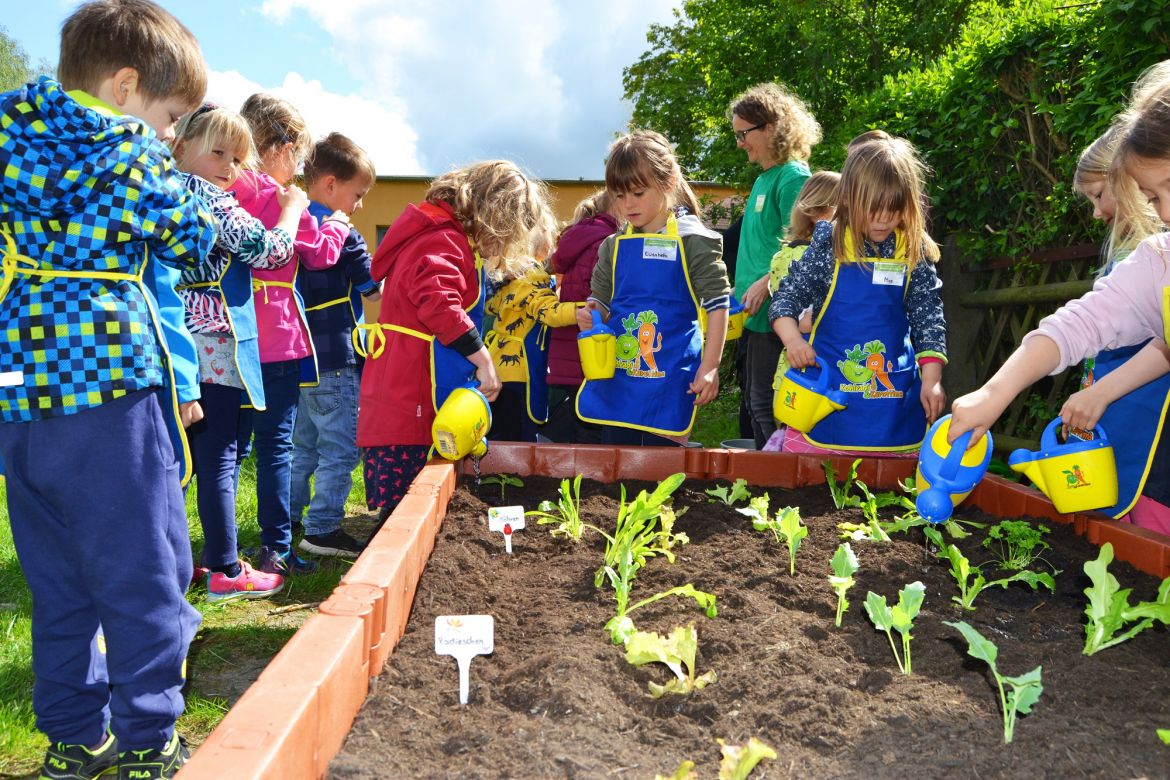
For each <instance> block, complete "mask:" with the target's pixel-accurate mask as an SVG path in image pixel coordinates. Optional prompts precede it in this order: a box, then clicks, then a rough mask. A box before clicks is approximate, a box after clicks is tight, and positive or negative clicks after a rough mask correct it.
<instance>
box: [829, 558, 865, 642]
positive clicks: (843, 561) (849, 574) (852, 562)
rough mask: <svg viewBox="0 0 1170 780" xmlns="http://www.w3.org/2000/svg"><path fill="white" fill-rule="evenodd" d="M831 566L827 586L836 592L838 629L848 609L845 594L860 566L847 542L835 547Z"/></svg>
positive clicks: (851, 585)
mask: <svg viewBox="0 0 1170 780" xmlns="http://www.w3.org/2000/svg"><path fill="white" fill-rule="evenodd" d="M831 565H832V567H833V573H832V574H831V575H830V576H829V584H830V585H832V586H833V590H835V591H836V592H837V628H840V627H841V617H842V615H844V614H845V610H847V609H849V602H848V601H847V600H846V599H845V593H846V591H848V590H849V589H850V588H852V587H853V575H854V574H855V573H856V572H857V570H858V568H860V566H861V564H860V563H858V561H857V556H856V555H854V554H853V548H852V547H850V546H849V542H845V543H844V544H842V545H839V546H838V547H837V552H835V553H833V560H832V561H831Z"/></svg>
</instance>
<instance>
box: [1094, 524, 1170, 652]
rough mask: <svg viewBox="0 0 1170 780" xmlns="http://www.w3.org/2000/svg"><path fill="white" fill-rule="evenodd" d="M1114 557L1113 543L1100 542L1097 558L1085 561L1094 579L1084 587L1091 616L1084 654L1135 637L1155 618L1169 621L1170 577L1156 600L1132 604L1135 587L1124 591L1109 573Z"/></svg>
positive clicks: (1165, 621)
mask: <svg viewBox="0 0 1170 780" xmlns="http://www.w3.org/2000/svg"><path fill="white" fill-rule="evenodd" d="M1112 560H1113V545H1112V544H1110V543H1109V542H1106V543H1105V544H1103V545H1101V553H1100V555H1098V556H1097V560H1095V561H1085V574H1087V575H1089V579H1090V580H1091V581H1092V584H1091V585H1090V586H1089V587H1087V588H1085V595H1086V596H1088V597H1089V604H1088V606H1087V607H1085V615H1086V616H1087V617H1088V618H1089V621H1088V623H1087V624H1086V625H1085V650H1084V653H1085V655H1093V654H1094V653H1096V652H1097V651H1099V650H1104V649H1105V648H1107V647H1113V646H1114V645H1119V644H1121V643H1122V642H1124V641H1126V640H1127V639H1132V638H1133V637H1134V636H1136V635H1137V634H1140V633H1141V632H1142V631H1145V630H1146V629H1147V628H1149V627H1150V626H1152V625H1153V624H1154V621H1159V622H1161V623H1162V624H1163V625H1166V624H1170V577H1167V578H1166V579H1164V580H1162V584H1161V585H1160V586H1159V587H1158V597H1157V598H1156V599H1155V600H1154V601H1139V602H1138V603H1137V604H1135V605H1133V606H1130V604H1129V594H1130V593H1131V592H1132V589H1131V588H1125V589H1124V590H1122V589H1121V588H1120V586H1119V585H1118V582H1117V578H1116V577H1114V576H1113V575H1112V574H1110V573H1109V564H1110V562H1111V561H1112ZM1129 623H1136V625H1134V626H1132V627H1129V629H1128V630H1127V631H1125V632H1124V633H1122V634H1118V633H1117V632H1118V631H1122V630H1123V629H1125V628H1127V624H1129Z"/></svg>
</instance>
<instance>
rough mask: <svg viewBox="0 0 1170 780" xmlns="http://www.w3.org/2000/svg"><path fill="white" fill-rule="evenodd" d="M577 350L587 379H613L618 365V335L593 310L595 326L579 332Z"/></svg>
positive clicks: (597, 312)
mask: <svg viewBox="0 0 1170 780" xmlns="http://www.w3.org/2000/svg"><path fill="white" fill-rule="evenodd" d="M577 352H578V354H580V356H581V371H582V372H583V373H584V374H585V378H586V379H612V378H613V372H614V369H615V368H616V367H617V336H616V335H615V334H614V332H613V330H612V329H611V328H610V327H609V326H608V325H606V324H605V323H604V322H602V321H601V312H599V311H597V310H596V309H594V310H593V327H592V328H590V329H589V330H583V331H581V332H580V333H578V334H577Z"/></svg>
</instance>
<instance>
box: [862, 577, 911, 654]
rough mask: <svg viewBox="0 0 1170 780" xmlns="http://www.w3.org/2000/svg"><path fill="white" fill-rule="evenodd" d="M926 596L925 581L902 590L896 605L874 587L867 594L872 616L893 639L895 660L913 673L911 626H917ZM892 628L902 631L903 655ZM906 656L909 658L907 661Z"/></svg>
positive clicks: (867, 602)
mask: <svg viewBox="0 0 1170 780" xmlns="http://www.w3.org/2000/svg"><path fill="white" fill-rule="evenodd" d="M925 596H926V586H925V585H923V584H922V583H921V582H911V583H910V584H909V585H907V586H906V587H904V588H902V590H901V591H899V592H898V603H897V604H895V605H894V606H893V607H890V606H888V605H887V604H886V597H885V596H879V595H878V594H876V593H874V592H873V591H872V590H871V591H870V592H869V593H867V594H866V595H865V611H866V612H867V613H869V619H870V620H871V621H872V622H873V625H874V627H875V628H877V630H879V631H885V632H886V637H887V638H888V639H889V640H890V649H891V650H893V651H894V660H895V661H897V662H898V668H899V669H901V670H902V674H910V671H911V665H910V640H911V639H912V638H913V637H911V635H910V629H911V628H912V627H913V626H914V618H916V617H918V610H920V609H921V608H922V599H923V598H924V597H925ZM892 631H897V632H898V633H899V634H901V635H902V657H899V656H898V648H897V646H896V645H895V644H894V635H893V633H891V632H892ZM903 658H905V661H904V662H903Z"/></svg>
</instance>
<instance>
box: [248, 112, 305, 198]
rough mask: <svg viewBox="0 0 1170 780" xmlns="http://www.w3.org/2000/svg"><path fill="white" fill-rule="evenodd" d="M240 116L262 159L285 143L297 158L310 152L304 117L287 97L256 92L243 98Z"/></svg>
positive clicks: (302, 158) (300, 158)
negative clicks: (282, 97)
mask: <svg viewBox="0 0 1170 780" xmlns="http://www.w3.org/2000/svg"><path fill="white" fill-rule="evenodd" d="M240 115H241V116H242V117H244V119H245V120H246V121H247V122H248V127H250V128H251V130H252V142H253V143H254V144H255V145H256V156H257V157H259V158H260V159H261V160H263V159H264V158H265V157H267V156H268V155H269V154H270V153H271V152H272V151H273V150H275V149H278V148H280V147H282V146H284V145H285V144H292V145H293V154H294V155H295V157H296V159H297V160H298V161H302V162H303V161H304V160H306V159H307V158H308V156H309V152H310V151H312V148H313V139H312V137H311V136H310V135H309V127H308V125H306V124H305V118H304V117H303V116H301V112H300V111H297V109H296V107H295V106H294V105H293V104H292V103H289V102H288V101H287V100H283V99H281V98H278V97H276V96H275V95H266V94H264V93H263V92H257V93H256V94H255V95H252V96H251V97H249V98H248V99H247V100H245V101H244V106H243V108H241V109H240ZM285 183H286V182H281V184H285Z"/></svg>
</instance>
